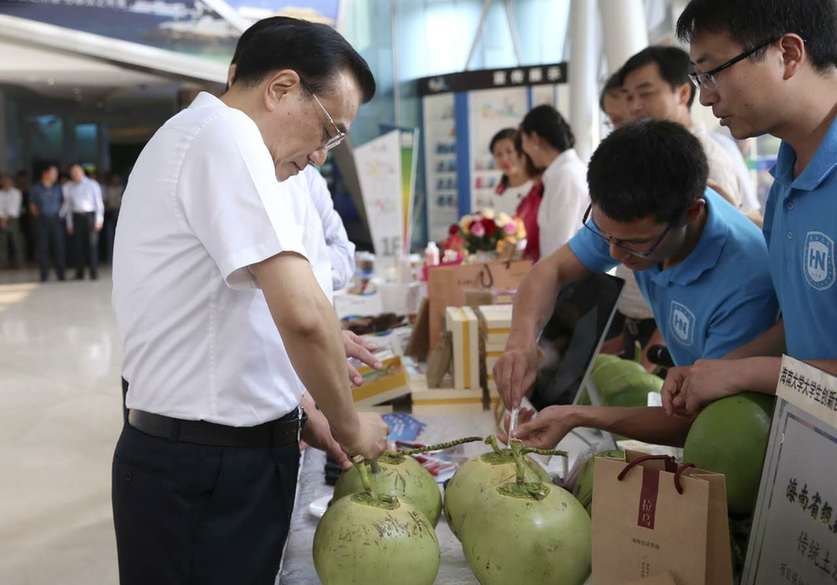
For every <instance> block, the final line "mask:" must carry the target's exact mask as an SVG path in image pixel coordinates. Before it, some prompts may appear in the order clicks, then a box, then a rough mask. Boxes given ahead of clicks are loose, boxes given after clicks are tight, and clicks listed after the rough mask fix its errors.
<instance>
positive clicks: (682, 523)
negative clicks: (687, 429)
mask: <svg viewBox="0 0 837 585" xmlns="http://www.w3.org/2000/svg"><path fill="white" fill-rule="evenodd" d="M666 571H668V572H670V573H671V575H672V577H674V580H675V582H676V583H677V585H731V584H732V558H731V552H730V540H729V521H728V518H727V499H726V484H725V482H724V476H723V475H721V474H717V473H711V472H708V471H704V470H702V469H697V468H695V467H694V466H692V465H678V464H677V463H676V462H675V460H674V458H673V457H670V456H667V455H646V454H645V453H639V452H635V451H627V452H626V453H625V459H624V460H621V459H613V458H606V457H597V458H596V462H595V464H594V468H593V585H618V584H620V583H625V582H630V581H631V580H632V579H641V578H646V577H654V576H657V575H661V574H664V573H665V572H666Z"/></svg>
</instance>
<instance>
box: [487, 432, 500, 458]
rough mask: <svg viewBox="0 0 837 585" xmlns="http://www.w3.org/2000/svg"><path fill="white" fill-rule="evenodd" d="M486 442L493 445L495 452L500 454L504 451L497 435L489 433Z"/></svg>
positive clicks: (490, 445)
mask: <svg viewBox="0 0 837 585" xmlns="http://www.w3.org/2000/svg"><path fill="white" fill-rule="evenodd" d="M485 444H486V445H488V446H489V447H491V448H492V449H493V450H494V452H495V453H497V454H498V455H499V454H501V453H502V452H503V450H502V449H500V445H498V444H497V437H495V436H494V435H488V436H487V437H486V438H485Z"/></svg>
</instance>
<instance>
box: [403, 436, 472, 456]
mask: <svg viewBox="0 0 837 585" xmlns="http://www.w3.org/2000/svg"><path fill="white" fill-rule="evenodd" d="M476 441H482V437H465V438H463V439H457V440H455V441H448V442H446V443H436V444H435V445H427V446H425V447H416V448H415V449H403V450H401V451H398V454H399V455H419V454H421V453H431V452H433V451H444V450H445V449H452V448H453V447H458V446H459V445H464V444H465V443H474V442H476Z"/></svg>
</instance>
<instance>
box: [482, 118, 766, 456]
mask: <svg viewBox="0 0 837 585" xmlns="http://www.w3.org/2000/svg"><path fill="white" fill-rule="evenodd" d="M706 180H707V163H706V156H705V155H704V153H703V150H702V148H701V146H700V142H699V141H698V140H697V138H695V137H694V136H693V135H692V134H691V133H690V132H689V131H688V130H687V129H686V128H684V127H683V126H682V125H680V124H677V123H674V122H668V121H658V120H643V121H640V122H635V123H632V124H629V125H627V126H625V127H623V128H620V129H618V130H615V131H614V132H613V133H611V134H610V135H609V136H608V137H607V138H605V139H604V140H603V141H602V143H601V144H600V145H599V147H598V148H597V149H596V152H595V153H594V154H593V157H592V158H591V160H590V166H589V169H588V173H587V181H588V184H589V187H590V198H591V200H592V205H591V207H590V208H589V209H588V211H587V213H586V214H585V217H584V227H582V229H581V230H580V231H579V232H578V233H577V234H576V235H575V236H574V237H573V238H572V239H571V240H570V242H569V243H568V244H567V245H565V246H564V247H562V248H561V249H560V250H558V251H557V252H556V253H555V254H553V255H552V256H549V257H548V258H545V259H542V260H541V261H540V262H538V264H536V265H535V266H534V268H533V269H532V270H531V271H530V272H529V274H527V276H526V278H525V279H524V280H523V282H522V284H521V286H520V287H519V288H518V291H517V295H516V296H515V300H514V312H513V319H512V328H511V329H512V330H511V334H510V336H509V341H508V343H507V345H506V351H505V353H504V355H503V356H502V358H501V359H500V360H499V361H498V363H497V365H496V367H495V370H494V378H495V380H496V381H497V387H498V390H499V392H500V393H501V395H502V396H503V399H504V401H505V403H506V406H507V407H509V408H514V407H516V406H518V405H519V404H520V401H521V399H522V398H523V396H524V394H525V393H526V392H527V391H528V390H529V388H530V387H531V385H532V383H533V382H534V379H535V376H536V373H537V363H538V351H537V345H536V344H537V338H538V335H539V332H540V330H541V328H542V327H543V326H544V324H545V323H546V320H547V319H548V317H549V316H550V315H551V314H552V310H553V307H554V304H555V299H556V298H557V297H558V293H559V292H560V290H561V288H562V287H563V286H566V285H567V284H569V283H572V282H575V281H579V280H582V279H584V278H586V277H587V276H588V275H589V274H590V273H591V272H604V271H607V270H610V269H611V268H613V267H614V266H615V265H617V264H619V263H621V264H623V265H624V266H626V267H627V268H630V269H631V270H633V271H634V272H635V274H636V279H637V283H638V284H639V287H640V289H641V290H642V293H643V295H644V297H645V298H646V300H647V301H648V303H649V305H650V306H651V308H652V310H653V312H654V317H655V319H656V321H657V325H658V327H659V329H660V332H661V333H662V335H663V338H664V339H665V342H666V345H667V346H668V349H669V352H670V353H671V355H672V357H673V359H674V361H675V363H676V364H681V365H685V364H691V363H693V362H694V361H695V360H698V359H700V358H704V357H721V356H723V355H725V354H726V353H727V352H729V351H731V350H732V349H734V348H735V347H738V346H740V345H741V344H743V343H746V342H747V341H750V340H752V339H754V338H755V337H756V336H758V335H759V334H761V333H762V332H764V331H765V330H767V329H768V328H769V327H770V326H771V325H772V324H773V323H774V322H775V320H776V314H777V303H776V298H775V296H774V294H773V288H772V285H771V282H770V275H769V272H768V267H767V260H768V259H767V249H766V246H765V244H764V240H763V238H762V237H761V234H760V232H759V231H758V228H757V227H756V226H755V225H754V224H753V223H752V222H750V221H749V220H748V219H747V218H746V217H744V216H743V215H742V214H741V213H740V212H739V211H738V210H737V209H736V208H735V207H733V206H732V205H730V204H729V203H728V202H727V201H726V200H724V199H723V198H722V197H721V196H720V195H718V194H717V193H715V192H714V191H712V190H711V189H707V188H706ZM521 416H522V418H521V420H522V421H524V424H522V425H520V426H519V427H518V428H517V434H516V436H517V437H518V438H520V439H521V440H523V441H525V442H526V443H528V444H530V445H534V446H539V447H549V448H551V447H553V446H554V445H555V444H557V443H558V442H559V441H560V440H561V439H562V438H563V437H564V435H566V434H567V433H568V432H569V431H571V430H572V429H573V428H575V427H577V426H583V427H593V428H600V429H603V430H607V431H610V432H614V433H617V434H620V435H624V436H627V437H631V438H634V439H639V440H642V441H647V442H651V443H658V444H668V445H682V443H683V441H685V438H686V435H687V433H688V429H689V426H690V424H691V420H690V419H687V418H679V417H670V416H667V415H666V414H665V412H664V411H663V409H662V408H646V407H641V408H619V407H596V406H574V405H573V406H550V407H547V408H545V409H544V410H542V411H541V412H540V413H538V415H537V417H535V418H532V413H531V412H527V413H521Z"/></svg>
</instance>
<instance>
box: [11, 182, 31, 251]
mask: <svg viewBox="0 0 837 585" xmlns="http://www.w3.org/2000/svg"><path fill="white" fill-rule="evenodd" d="M15 187H16V188H17V189H18V190H19V191H20V192H21V194H22V195H23V209H22V210H21V213H20V229H21V231H22V232H23V240H24V243H25V245H26V247H25V252H24V256H25V258H26V259H27V260H31V259H34V257H35V225H34V224H35V221H34V218H33V217H32V214H31V213H30V211H29V209H30V206H29V201H30V199H31V193H30V183H29V173H27V172H26V171H24V170H19V171H18V172H17V173H16V174H15Z"/></svg>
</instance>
